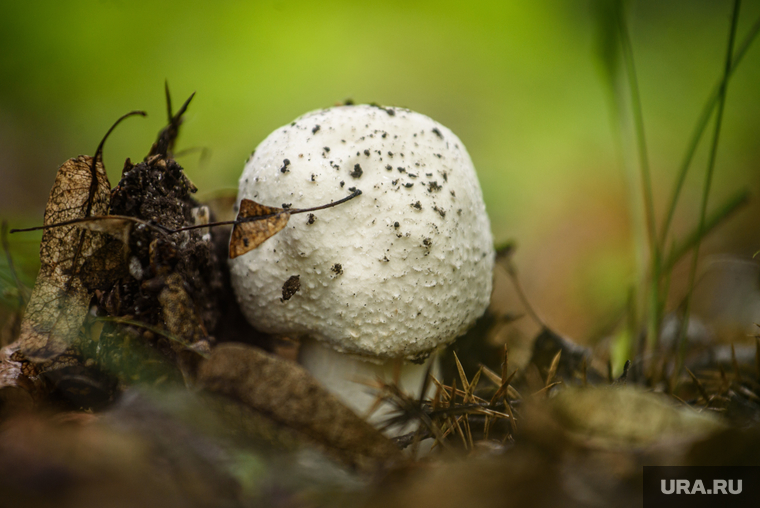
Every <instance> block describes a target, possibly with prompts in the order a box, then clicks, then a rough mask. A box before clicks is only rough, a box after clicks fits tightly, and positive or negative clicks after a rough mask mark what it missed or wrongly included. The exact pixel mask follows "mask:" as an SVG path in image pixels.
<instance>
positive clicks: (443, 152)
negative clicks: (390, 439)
mask: <svg viewBox="0 0 760 508" xmlns="http://www.w3.org/2000/svg"><path fill="white" fill-rule="evenodd" d="M389 111H391V112H392V114H390V113H389ZM315 126H319V129H317V130H316V131H315ZM327 147H329V150H327ZM285 160H288V164H285V163H284V161H285ZM389 167H390V168H391V169H390V170H389V169H388V168H389ZM283 168H284V169H286V170H287V171H286V172H283V171H281V170H282V169H283ZM397 168H398V170H397ZM346 184H348V185H346ZM349 188H356V189H361V190H362V195H361V196H360V197H358V198H355V199H354V200H351V201H349V202H347V203H345V204H343V205H340V206H337V207H334V208H330V209H325V210H320V211H318V212H315V213H314V216H315V220H313V221H312V220H308V221H307V220H298V221H295V220H291V221H290V222H289V224H288V226H287V227H286V228H285V229H284V230H282V231H281V232H280V233H278V234H277V235H275V236H273V237H272V238H270V239H269V240H267V241H266V242H264V244H262V245H261V246H260V247H259V248H257V249H255V250H253V251H251V252H249V253H248V254H245V255H243V256H240V257H239V258H236V259H235V260H233V261H232V262H231V270H232V273H233V286H234V288H235V291H236V293H237V295H238V299H239V300H240V301H241V308H242V309H243V311H244V313H245V314H246V316H247V317H248V319H249V321H250V322H251V323H252V324H253V325H254V326H257V327H258V328H260V329H262V330H263V331H266V332H270V333H275V334H283V335H290V336H299V335H303V336H306V335H308V336H311V337H313V338H316V339H319V340H322V341H325V342H328V343H330V344H331V345H332V346H333V347H335V348H336V349H339V350H342V351H348V352H351V353H355V354H359V355H367V356H369V355H374V356H377V357H380V358H395V357H404V358H415V357H419V356H420V355H424V354H425V352H427V351H430V350H432V349H434V348H435V347H436V346H438V345H440V344H443V343H448V342H451V341H452V340H454V339H455V338H456V337H457V336H458V335H460V334H461V333H463V332H464V331H466V329H467V328H468V327H469V326H470V325H471V324H472V323H473V322H474V321H475V319H476V318H477V317H479V316H480V315H481V314H482V312H483V311H484V309H485V307H486V306H487V304H488V301H489V297H490V292H491V272H492V267H493V257H494V255H493V247H492V243H493V242H492V238H491V233H490V225H489V222H488V216H487V215H486V212H485V206H484V204H483V200H482V194H481V191H480V186H479V184H478V181H477V176H476V174H475V170H474V168H473V165H472V161H471V160H470V157H469V155H468V153H467V151H466V150H465V148H464V145H463V144H462V142H461V141H460V140H459V139H458V138H457V137H456V135H454V134H453V133H452V132H451V131H450V130H449V129H447V128H446V127H444V126H443V125H441V124H439V123H437V122H435V121H433V120H432V119H430V118H428V117H426V116H424V115H421V114H419V113H415V112H413V111H410V110H408V109H402V108H392V107H375V106H367V105H357V106H340V107H335V108H330V109H326V110H319V111H314V112H311V113H307V114H306V115H304V116H302V117H300V118H298V119H297V120H296V121H295V122H294V123H292V124H288V125H286V126H285V127H283V128H280V129H278V130H276V131H275V132H273V133H272V134H271V135H270V136H269V137H267V139H265V140H264V141H263V142H262V143H261V144H260V145H259V146H258V147H257V148H256V151H255V153H254V155H253V157H252V158H251V159H250V161H249V162H248V163H247V164H246V166H245V169H244V172H243V175H242V176H241V179H240V192H239V195H238V200H240V199H242V198H248V199H253V200H255V201H257V202H259V203H262V204H264V205H270V206H277V205H278V204H280V203H283V202H287V203H292V206H293V208H305V207H311V206H316V205H321V204H325V203H329V202H331V201H336V200H338V199H340V198H342V197H345V196H346V195H347V194H348V193H349ZM454 191H456V192H454ZM448 211H451V212H450V213H447V212H448ZM275 251H276V252H275ZM378 261H380V262H378ZM336 265H338V266H340V272H341V273H340V276H336V272H335V270H334V269H333V267H334V266H336ZM293 273H298V274H299V275H300V290H299V292H298V298H293V299H292V300H290V301H288V302H287V305H282V304H280V305H271V303H272V301H279V298H281V297H282V284H283V281H284V280H287V279H288V277H289V276H290V275H291V274H293ZM398 337H401V338H404V339H405V340H404V341H403V342H396V338H398Z"/></svg>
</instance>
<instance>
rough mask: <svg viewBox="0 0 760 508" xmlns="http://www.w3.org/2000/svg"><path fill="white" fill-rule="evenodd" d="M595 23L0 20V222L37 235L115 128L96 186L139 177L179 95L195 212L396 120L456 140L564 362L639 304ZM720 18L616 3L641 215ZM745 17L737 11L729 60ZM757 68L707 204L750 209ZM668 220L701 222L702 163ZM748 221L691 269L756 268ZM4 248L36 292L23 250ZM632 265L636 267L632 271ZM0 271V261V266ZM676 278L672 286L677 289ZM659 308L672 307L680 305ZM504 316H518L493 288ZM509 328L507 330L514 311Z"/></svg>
mask: <svg viewBox="0 0 760 508" xmlns="http://www.w3.org/2000/svg"><path fill="white" fill-rule="evenodd" d="M600 3H601V4H603V3H604V2H600V1H582V0H564V1H562V0H535V1H531V2H524V1H523V2H518V1H490V2H477V1H468V2H461V1H459V2H454V1H445V0H436V1H429V2H421V1H408V0H407V1H387V2H351V1H313V0H312V1H296V0H276V1H256V2H242V1H231V0H222V1H219V2H198V1H188V0H183V1H168V2H155V1H143V0H130V1H127V0H100V1H78V2H60V1H58V2H52V1H38V2H3V4H2V6H0V215H1V216H2V217H4V218H7V219H9V220H10V221H11V223H12V226H22V225H32V224H37V223H40V222H41V219H42V212H43V210H44V206H45V202H46V199H47V194H48V192H49V189H50V186H51V185H52V181H53V178H54V175H55V172H56V169H57V167H58V166H59V165H60V164H61V163H62V162H63V161H65V160H66V159H68V158H69V157H73V156H76V155H78V154H90V155H91V154H93V152H94V151H95V148H96V146H97V144H98V142H99V141H100V139H101V137H102V136H103V134H104V133H105V132H106V130H107V129H108V127H109V126H110V125H111V124H112V123H113V121H114V120H115V119H116V118H118V117H119V116H121V115H122V114H123V113H125V112H127V111H130V110H133V109H143V110H146V111H147V112H148V114H149V116H148V118H146V119H141V118H132V119H129V120H128V121H126V122H125V123H124V124H122V125H121V126H120V127H119V128H118V129H117V130H116V131H115V132H114V134H113V135H112V136H111V138H110V139H109V141H108V143H107V144H106V148H105V162H106V167H107V168H108V173H109V176H110V178H111V182H112V184H115V183H116V182H117V181H118V178H119V175H120V171H121V167H122V164H123V161H124V159H125V158H127V157H131V158H132V159H133V160H139V159H141V158H142V157H143V156H144V155H145V154H146V153H147V151H148V149H149V148H150V145H151V143H152V141H153V140H154V138H155V136H156V133H157V132H158V131H159V130H160V129H161V127H162V126H163V125H164V123H165V120H166V114H165V105H164V94H163V86H164V80H168V82H169V84H170V87H171V90H172V93H173V98H174V104H175V108H176V107H178V106H179V104H181V102H182V101H183V100H184V99H185V98H186V97H187V96H188V95H189V94H190V93H191V92H192V91H196V92H197V95H196V97H195V99H194V100H193V102H192V104H191V105H190V108H189V111H188V114H187V116H186V122H185V124H184V126H183V129H182V132H181V136H180V139H179V143H178V146H177V150H178V151H179V150H182V149H185V148H191V147H202V148H206V149H208V150H209V153H210V156H209V157H207V158H201V157H199V155H198V153H195V154H190V155H187V156H185V157H182V158H181V159H180V163H181V164H182V165H183V166H184V167H185V168H186V171H187V173H188V175H189V176H190V178H191V179H192V180H193V181H194V182H195V184H196V185H197V186H198V187H199V189H200V192H199V196H200V197H201V198H202V197H203V196H204V195H210V194H212V193H213V191H216V190H219V189H225V188H234V187H235V186H236V184H237V177H238V176H239V173H240V172H241V170H242V167H243V162H244V160H245V159H246V157H247V156H248V154H250V152H251V151H252V150H253V148H255V146H256V145H257V144H258V143H259V142H260V141H261V140H262V139H263V138H264V137H265V136H266V135H267V134H268V133H269V132H271V131H272V130H274V129H275V128H277V127H279V126H281V125H283V124H285V123H288V122H290V121H291V120H292V119H294V118H295V117H297V116H299V115H301V114H303V113H305V112H307V111H310V110H313V109H317V108H322V107H325V106H330V105H333V104H335V103H337V102H341V101H343V100H345V99H347V98H351V99H353V100H354V101H355V102H378V103H381V104H387V105H397V106H405V107H409V108H411V109H413V110H416V111H419V112H421V113H424V114H426V115H428V116H431V117H432V118H434V119H436V120H438V121H440V122H441V123H443V124H444V125H446V126H448V127H449V128H451V129H452V130H453V131H454V132H455V133H456V134H457V135H458V136H459V137H460V138H461V139H462V140H463V142H464V143H465V145H466V146H467V148H468V150H469V152H470V155H471V156H472V159H473V161H474V163H475V166H476V168H477V169H478V173H479V176H480V180H481V185H482V187H483V191H484V195H485V200H486V205H487V208H488V211H489V214H490V216H491V221H492V228H493V232H494V235H495V239H496V241H497V243H498V242H503V241H505V240H508V239H515V240H516V241H517V243H518V245H519V248H518V251H517V255H516V262H517V266H518V267H519V269H520V272H521V275H522V278H523V282H524V285H525V286H526V290H527V292H528V293H529V295H530V296H531V297H532V298H533V300H534V304H535V306H536V307H538V308H539V309H540V312H541V313H542V314H543V315H544V317H545V319H546V320H547V322H548V323H549V324H550V325H552V326H553V327H555V328H556V329H557V330H559V331H560V332H563V333H566V334H568V335H571V336H574V337H575V338H576V339H577V340H581V341H583V340H586V339H590V338H594V336H595V335H597V334H599V333H601V330H603V329H604V326H605V325H607V324H609V322H610V321H611V320H613V321H614V319H615V317H616V316H617V314H616V311H617V310H618V309H619V308H620V307H621V306H622V305H623V304H624V302H625V299H626V295H627V292H628V287H629V286H630V285H631V284H632V283H635V282H636V276H637V275H636V274H637V271H636V270H637V259H640V257H641V256H640V255H638V254H637V249H638V247H637V245H638V244H637V241H636V235H637V230H636V227H635V225H636V224H637V221H640V218H638V217H637V213H638V212H637V211H636V210H637V206H639V205H638V204H635V205H632V203H631V199H630V198H631V197H633V198H635V199H636V200H640V194H638V191H637V190H636V187H635V182H636V175H635V173H631V172H630V169H629V170H628V172H626V169H625V167H626V164H627V165H628V167H629V168H633V167H634V166H635V157H634V158H631V151H630V149H629V145H630V137H629V133H628V132H627V131H626V130H625V129H623V130H622V133H623V142H622V143H621V142H620V136H618V134H617V132H618V130H619V129H618V124H617V121H616V119H615V118H616V117H615V115H614V104H615V103H614V101H613V99H612V94H611V90H610V87H609V86H608V83H607V82H606V81H605V74H604V72H603V69H602V64H601V60H600V58H599V55H600V52H601V51H600V50H601V49H602V48H600V43H599V40H600V39H599V23H600V21H599V17H598V15H597V13H598V11H599V6H600ZM730 10H731V2H729V1H727V0H689V1H670V2H659V1H654V0H647V1H636V2H632V3H631V5H630V6H629V9H627V11H628V13H629V21H630V31H631V36H632V39H633V45H634V51H635V57H636V63H637V66H638V71H639V79H640V85H641V93H642V100H643V108H644V118H645V125H646V129H647V135H648V142H649V147H650V158H651V165H652V171H653V175H654V187H655V199H656V203H657V211H658V214H659V215H661V214H662V213H663V211H664V209H665V202H666V200H667V198H668V196H669V194H670V189H671V186H672V182H673V179H674V177H675V174H676V170H677V167H678V164H679V162H680V160H681V158H682V157H683V152H684V150H685V147H686V144H687V142H688V139H689V136H690V134H691V131H692V127H693V125H694V123H695V121H696V119H697V116H698V114H699V112H700V110H701V107H702V104H703V103H704V100H705V99H706V97H707V96H708V94H709V92H710V91H711V90H712V87H713V85H714V83H715V82H716V80H717V79H718V77H719V76H720V73H721V69H722V65H723V58H724V53H725V47H726V41H727V32H728V26H729V15H730ZM758 16H760V2H757V1H751V2H750V1H745V2H744V3H743V7H742V12H741V21H740V24H739V36H738V37H739V39H741V38H742V37H743V36H744V35H745V34H746V32H747V31H748V29H749V27H750V25H751V24H752V23H753V22H754V21H755V20H756V18H757V17H758ZM759 137H760V48H757V47H753V48H752V49H751V50H750V51H749V53H748V54H747V56H746V58H745V61H744V62H743V63H742V66H741V67H740V68H739V69H738V71H737V72H736V74H735V75H734V78H733V80H732V82H731V84H730V87H729V91H728V101H727V106H726V112H725V118H724V130H723V136H722V140H721V145H720V150H719V153H718V161H717V167H716V176H715V181H714V187H713V189H714V191H713V194H712V196H711V203H712V204H713V205H717V204H718V203H719V202H720V201H721V199H723V198H725V197H727V196H728V195H730V194H731V193H732V192H734V191H736V190H738V189H741V188H745V187H746V188H749V189H750V190H752V191H753V194H754V195H758V194H760V192H758V191H760V178H759V176H760V173H759V172H758V171H757V164H758V162H760V143H759V142H758V139H759ZM704 145H705V146H704V147H703V148H702V149H701V150H700V152H699V156H698V158H697V160H696V161H695V165H694V168H693V171H692V174H691V176H690V178H689V180H688V182H687V187H686V189H685V193H684V199H683V200H682V206H681V207H680V209H679V212H678V214H677V217H676V223H675V228H674V229H675V233H676V236H678V235H681V236H683V235H684V234H685V233H686V231H687V230H688V229H689V228H690V227H692V226H694V225H695V224H696V222H697V220H698V205H699V195H700V188H701V183H702V178H703V176H702V175H703V174H704V170H705V166H706V162H705V159H706V149H705V147H706V146H707V143H704ZM757 217H758V206H757V205H756V204H755V202H754V201H753V202H752V204H751V205H750V206H749V207H746V208H745V209H743V210H742V211H741V213H740V214H738V215H737V216H736V217H734V218H732V219H731V220H730V221H729V222H728V223H727V224H725V225H724V227H722V228H721V229H720V231H718V232H717V233H715V234H713V235H712V236H711V237H710V241H709V242H708V243H707V245H706V246H705V250H704V252H705V253H706V254H708V255H709V254H710V253H718V252H721V253H729V254H731V255H733V256H736V257H737V259H743V260H747V261H748V262H749V260H750V259H751V256H752V254H753V253H754V252H755V251H756V250H757V249H758V248H760V227H758V224H757V223H758V221H757V219H756V218H757ZM38 238H39V235H37V236H34V235H30V234H27V235H26V236H19V235H13V236H12V237H11V244H12V250H13V252H14V255H15V256H16V257H17V263H18V264H19V265H21V270H22V272H25V274H24V277H26V278H27V279H28V280H30V281H31V280H33V277H34V264H35V262H36V259H35V256H34V253H35V249H36V246H35V244H34V242H35V241H36V240H38ZM637 256H638V258H637ZM3 263H5V261H3ZM678 274H679V272H678V270H676V274H675V276H674V278H677V277H678ZM674 287H676V288H677V287H678V284H675V285H674ZM497 296H498V297H499V298H500V302H501V305H502V306H503V307H504V309H509V308H510V307H512V306H515V307H516V306H517V304H516V303H515V302H514V298H513V295H512V293H511V292H510V291H509V290H508V288H506V287H501V286H499V287H498V288H497ZM516 310H519V309H516Z"/></svg>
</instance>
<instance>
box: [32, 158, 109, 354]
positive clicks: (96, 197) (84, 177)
mask: <svg viewBox="0 0 760 508" xmlns="http://www.w3.org/2000/svg"><path fill="white" fill-rule="evenodd" d="M92 166H93V158H92V157H89V156H87V155H80V156H79V157H77V158H75V159H69V160H68V161H66V162H64V163H63V165H61V167H60V168H59V169H58V174H57V175H56V178H55V184H54V185H53V189H52V190H51V191H50V197H49V199H48V203H47V206H46V208H45V221H44V224H45V225H46V226H47V225H51V224H56V223H59V222H65V221H70V220H73V219H79V218H83V217H89V216H92V215H105V214H106V213H107V212H108V203H109V199H110V190H111V186H110V184H109V183H108V177H107V176H106V173H105V169H104V168H103V163H102V162H101V161H100V159H98V161H97V164H95V168H94V170H95V171H94V173H95V174H96V175H97V180H96V181H94V182H93V167H92ZM105 242H106V238H105V237H104V236H103V235H102V234H99V233H91V232H89V231H84V230H82V229H81V228H79V227H77V226H76V225H69V226H61V227H55V228H49V229H46V230H45V232H44V233H43V235H42V242H41V244H40V263H41V266H40V272H39V274H38V275H37V281H36V283H35V285H34V290H33V291H32V296H31V298H30V300H29V304H28V305H27V308H26V314H25V315H24V320H23V322H22V323H21V336H20V339H19V341H20V342H19V345H20V350H21V352H22V353H23V354H24V355H25V356H26V357H27V358H29V359H30V360H32V361H44V360H49V359H51V358H55V357H56V356H57V355H59V354H61V353H62V352H63V351H64V350H65V349H66V348H67V347H68V346H69V344H71V342H72V341H73V340H74V339H75V338H76V336H77V334H78V332H79V328H80V327H81V325H82V321H83V320H84V318H85V315H86V314H87V309H88V306H89V302H90V296H91V295H90V292H89V290H88V289H87V288H86V287H85V286H84V284H83V283H82V279H81V278H80V272H81V268H82V266H83V264H84V263H85V261H86V260H87V258H89V257H90V256H92V255H93V253H95V252H96V251H97V250H99V249H100V248H102V247H103V245H104V244H105Z"/></svg>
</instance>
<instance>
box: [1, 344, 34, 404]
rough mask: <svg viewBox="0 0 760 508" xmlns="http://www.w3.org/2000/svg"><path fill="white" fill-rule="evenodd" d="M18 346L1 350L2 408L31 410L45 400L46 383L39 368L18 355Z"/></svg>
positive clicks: (12, 345) (14, 345)
mask: <svg viewBox="0 0 760 508" xmlns="http://www.w3.org/2000/svg"><path fill="white" fill-rule="evenodd" d="M17 352H18V344H11V345H9V346H5V347H4V348H2V349H0V408H1V409H2V410H3V411H5V412H7V411H9V410H11V411H12V410H14V409H30V408H32V407H33V406H34V403H35V401H36V400H38V399H42V398H43V393H44V383H43V382H42V381H41V380H40V378H39V377H38V374H39V372H38V371H37V368H36V367H35V366H34V365H33V364H30V363H29V362H27V361H26V360H25V359H24V358H22V357H20V355H18V353H17Z"/></svg>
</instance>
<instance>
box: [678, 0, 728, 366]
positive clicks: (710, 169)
mask: <svg viewBox="0 0 760 508" xmlns="http://www.w3.org/2000/svg"><path fill="white" fill-rule="evenodd" d="M740 6H741V0H734V8H733V13H732V15H731V28H730V29H729V35H728V50H727V52H726V64H725V67H724V71H723V80H722V82H721V87H720V91H719V92H718V111H717V113H716V116H715V131H714V133H713V140H712V145H711V146H710V158H709V161H708V163H707V172H706V174H705V184H704V187H703V188H702V205H701V207H700V213H699V228H698V230H697V231H698V234H697V242H696V244H695V245H694V254H693V257H692V262H691V270H690V271H689V291H688V293H687V294H686V304H685V307H684V317H683V320H682V322H681V330H680V333H679V337H678V340H679V351H678V366H677V369H676V375H677V374H678V373H679V372H680V369H681V366H682V365H683V359H684V356H685V354H686V331H687V329H688V327H689V313H690V311H691V297H692V295H693V293H694V281H695V279H696V275H697V262H698V260H699V247H700V245H701V243H702V238H703V237H704V233H705V226H706V225H707V220H706V219H707V201H708V198H709V196H710V187H711V186H712V178H713V173H714V171H715V158H716V155H717V153H718V142H719V140H720V128H721V125H722V123H723V110H724V107H725V105H726V88H727V87H728V77H729V75H730V74H731V62H732V57H733V52H734V40H735V39H736V25H737V24H738V22H739V8H740Z"/></svg>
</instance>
